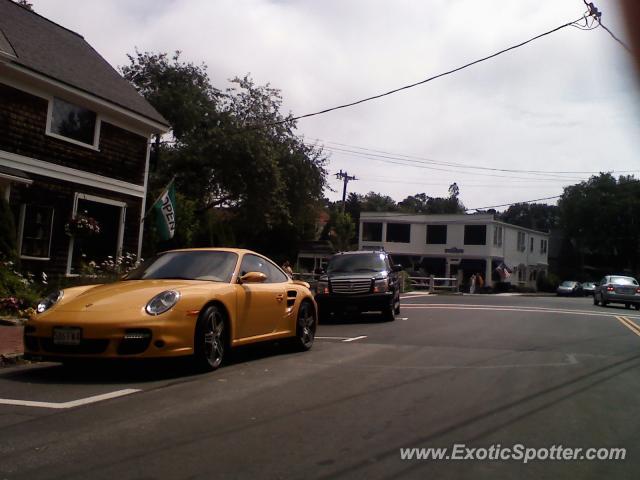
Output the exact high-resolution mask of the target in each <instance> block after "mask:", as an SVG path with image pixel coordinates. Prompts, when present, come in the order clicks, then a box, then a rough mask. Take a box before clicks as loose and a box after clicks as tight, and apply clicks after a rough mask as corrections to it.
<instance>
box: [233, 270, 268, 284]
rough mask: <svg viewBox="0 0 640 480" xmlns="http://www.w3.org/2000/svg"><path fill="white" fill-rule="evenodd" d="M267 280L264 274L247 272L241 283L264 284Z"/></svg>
mask: <svg viewBox="0 0 640 480" xmlns="http://www.w3.org/2000/svg"><path fill="white" fill-rule="evenodd" d="M266 279H267V276H266V275H265V274H264V273H262V272H247V273H245V274H244V275H242V276H241V277H240V283H263V282H264V281H265V280H266Z"/></svg>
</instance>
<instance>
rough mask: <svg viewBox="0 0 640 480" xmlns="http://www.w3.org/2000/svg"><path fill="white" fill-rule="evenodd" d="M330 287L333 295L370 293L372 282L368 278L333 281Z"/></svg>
mask: <svg viewBox="0 0 640 480" xmlns="http://www.w3.org/2000/svg"><path fill="white" fill-rule="evenodd" d="M330 285H331V291H332V292H333V293H346V294H357V293H369V292H370V291H371V285H372V281H371V280H370V279H368V278H367V279H360V280H331V282H330Z"/></svg>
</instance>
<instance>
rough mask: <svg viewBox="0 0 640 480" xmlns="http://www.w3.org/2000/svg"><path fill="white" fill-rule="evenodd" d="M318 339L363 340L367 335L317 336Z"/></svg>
mask: <svg viewBox="0 0 640 480" xmlns="http://www.w3.org/2000/svg"><path fill="white" fill-rule="evenodd" d="M315 338H316V339H317V340H318V339H319V340H340V341H341V342H355V341H356V340H362V339H363V338H367V336H366V335H360V336H359V337H320V336H317V335H316V337H315Z"/></svg>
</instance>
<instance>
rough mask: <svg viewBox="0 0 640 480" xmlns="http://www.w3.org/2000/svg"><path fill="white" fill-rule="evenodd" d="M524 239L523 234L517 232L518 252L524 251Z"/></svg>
mask: <svg viewBox="0 0 640 480" xmlns="http://www.w3.org/2000/svg"><path fill="white" fill-rule="evenodd" d="M525 242H526V238H525V233H524V232H518V251H519V252H524V251H525V250H526V248H527V247H526V243H525Z"/></svg>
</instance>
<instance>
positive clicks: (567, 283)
mask: <svg viewBox="0 0 640 480" xmlns="http://www.w3.org/2000/svg"><path fill="white" fill-rule="evenodd" d="M575 284H576V282H562V285H560V286H561V287H570V288H573V287H574V286H575Z"/></svg>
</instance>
